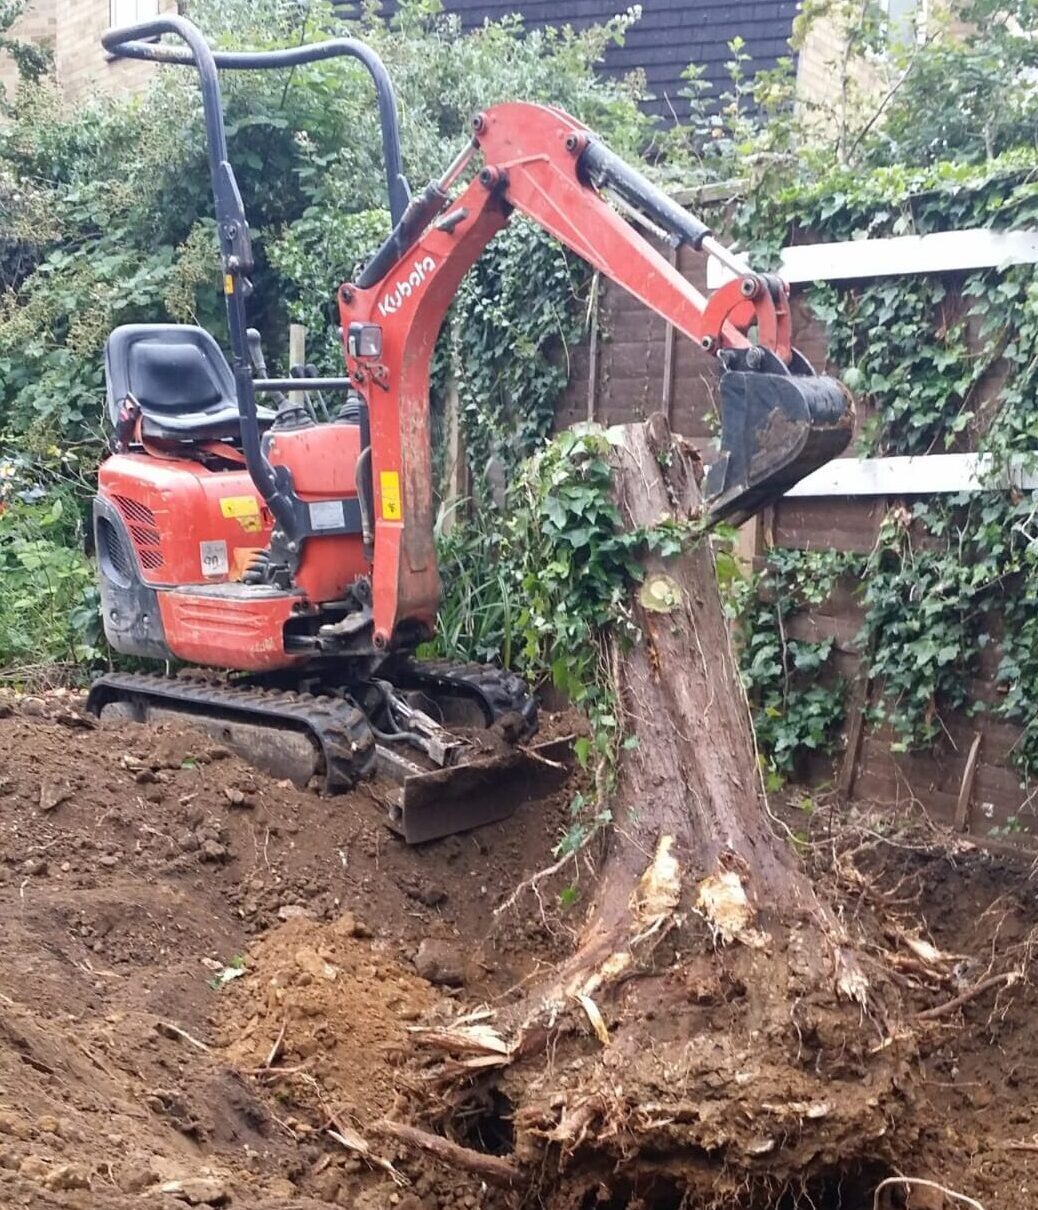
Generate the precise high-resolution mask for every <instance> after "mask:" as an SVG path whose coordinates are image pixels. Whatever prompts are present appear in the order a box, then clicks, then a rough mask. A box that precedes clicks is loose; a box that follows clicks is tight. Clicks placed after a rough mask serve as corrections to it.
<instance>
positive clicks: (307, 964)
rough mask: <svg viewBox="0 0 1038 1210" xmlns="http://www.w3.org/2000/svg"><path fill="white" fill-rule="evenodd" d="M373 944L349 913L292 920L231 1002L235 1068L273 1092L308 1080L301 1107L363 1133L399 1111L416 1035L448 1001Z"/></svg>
mask: <svg viewBox="0 0 1038 1210" xmlns="http://www.w3.org/2000/svg"><path fill="white" fill-rule="evenodd" d="M369 937H370V932H369V931H368V929H367V927H366V926H365V925H363V924H360V923H358V922H357V921H356V920H355V919H354V917H353V915H352V914H351V913H348V912H347V913H345V914H344V915H342V916H341V917H340V918H339V919H338V920H336V921H334V922H333V923H331V924H316V923H314V922H312V921H308V920H291V921H289V922H287V923H286V924H283V925H281V926H280V927H278V928H276V929H274V930H272V931H271V932H270V933H269V934H268V935H267V936H266V937H264V938H263V940H261V941H259V942H256V943H255V944H254V945H253V946H252V947H251V948H250V949H249V951H248V954H247V956H246V959H245V963H244V969H245V970H246V971H247V972H248V973H247V974H245V975H244V976H243V977H242V978H241V979H238V980H235V981H234V982H233V984H232V985H231V986H230V987H229V988H228V989H227V991H226V992H225V993H224V995H223V997H222V1002H221V1009H222V1008H223V1007H224V1005H226V1010H227V1017H226V1020H221V1022H220V1031H219V1032H220V1035H221V1037H222V1038H223V1040H224V1042H225V1046H224V1052H223V1053H224V1057H225V1058H226V1059H227V1061H228V1062H229V1063H230V1064H231V1065H232V1066H234V1067H236V1068H237V1069H239V1070H246V1071H250V1072H256V1073H258V1075H259V1076H260V1078H262V1079H264V1080H266V1081H270V1082H273V1081H275V1080H282V1079H290V1078H291V1077H301V1078H300V1079H296V1080H295V1081H294V1082H295V1084H296V1086H297V1087H298V1088H299V1089H301V1091H302V1094H303V1096H302V1098H301V1099H302V1100H307V1099H309V1100H310V1102H311V1107H312V1109H313V1111H314V1113H315V1115H316V1116H317V1117H318V1118H320V1116H321V1115H322V1114H323V1115H324V1116H325V1118H326V1119H328V1120H330V1118H331V1117H332V1116H334V1117H336V1118H341V1119H343V1120H347V1121H350V1122H351V1124H352V1125H353V1126H355V1127H361V1126H363V1123H364V1122H365V1121H370V1120H372V1115H374V1116H375V1117H380V1116H382V1114H384V1113H386V1112H388V1111H389V1110H390V1109H391V1108H392V1105H393V1101H394V1060H395V1059H396V1058H397V1057H398V1056H399V1055H401V1054H402V1053H405V1052H406V1051H407V1049H408V1041H409V1035H408V1032H407V1026H408V1024H409V1023H411V1022H414V1021H417V1020H418V1019H419V1018H420V1017H421V1016H422V1014H423V1013H425V1012H427V1011H428V1010H429V1009H431V1008H432V1007H433V1006H434V1005H435V1003H436V1002H437V1000H438V998H439V996H438V994H437V993H436V991H435V989H434V988H432V987H431V986H430V985H429V984H428V983H427V982H426V981H425V980H424V979H421V978H419V977H418V976H417V975H415V974H414V972H413V971H408V970H406V969H404V968H403V967H401V966H400V965H399V964H398V963H397V962H394V961H393V960H391V959H389V958H387V957H386V955H385V953H384V952H381V953H380V952H379V951H380V950H383V951H384V948H385V947H384V946H378V945H375V946H373V945H372V944H371V942H370V941H369V940H367V938H369ZM325 1090H327V1092H325ZM322 1098H324V1101H323V1104H322Z"/></svg>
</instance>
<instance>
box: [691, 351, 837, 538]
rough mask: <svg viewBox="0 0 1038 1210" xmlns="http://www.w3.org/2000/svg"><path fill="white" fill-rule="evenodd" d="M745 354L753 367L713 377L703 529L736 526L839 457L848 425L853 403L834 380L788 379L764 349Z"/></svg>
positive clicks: (810, 376) (790, 376)
mask: <svg viewBox="0 0 1038 1210" xmlns="http://www.w3.org/2000/svg"><path fill="white" fill-rule="evenodd" d="M748 352H749V353H751V354H755V355H756V356H757V360H758V361H760V362H761V363H763V364H762V367H761V369H752V370H751V369H743V368H736V369H731V370H729V371H728V372H726V373H724V374H722V376H721V405H720V413H721V455H720V457H719V458H718V460H717V461H716V462H715V463H713V465H711V467H710V468H709V470H708V471H707V475H706V483H705V492H704V494H705V497H706V506H707V510H708V513H709V517H710V521H711V523H716V522H719V521H725V522H728V523H729V524H731V525H741V524H742V523H743V522H744V521H746V520H748V519H749V518H750V517H752V516H753V515H754V514H755V513H758V512H759V511H760V510H761V509H762V508H764V507H765V506H766V505H768V504H771V503H772V502H773V501H775V500H777V499H778V498H779V497H780V496H783V495H784V494H785V493H786V492H787V491H789V489H790V488H791V487H792V486H793V485H794V484H795V483H799V482H800V480H801V479H803V478H804V477H805V476H807V475H810V474H811V472H812V471H815V470H817V469H818V468H819V467H820V466H824V465H825V463H826V462H828V461H830V459H832V458H835V457H836V456H837V455H838V454H841V453H842V452H843V451H844V450H845V449H846V448H847V444H848V442H849V441H850V439H851V433H852V430H853V427H854V405H853V403H852V401H851V398H850V395H849V393H848V392H847V390H846V389H845V388H844V387H843V386H842V385H841V384H840V383H839V382H837V381H836V379H835V378H828V377H825V376H824V375H815V374H812V373H810V372H807V373H793V374H791V373H790V372H789V370H788V369H787V368H786V367H785V365H783V364H782V362H780V361H779V360H778V358H776V357H774V356H773V355H772V354H770V353H766V352H765V350H763V349H751V350H748ZM796 357H797V358H798V360H799V363H800V364H801V365H803V366H806V365H807V363H806V362H803V361H802V359H800V358H799V354H797V355H796ZM807 368H808V371H809V370H810V367H807Z"/></svg>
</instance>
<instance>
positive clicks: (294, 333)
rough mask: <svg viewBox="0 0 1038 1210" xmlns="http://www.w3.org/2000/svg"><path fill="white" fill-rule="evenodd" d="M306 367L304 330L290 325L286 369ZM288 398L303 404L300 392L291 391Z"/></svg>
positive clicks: (296, 325)
mask: <svg viewBox="0 0 1038 1210" xmlns="http://www.w3.org/2000/svg"><path fill="white" fill-rule="evenodd" d="M305 365H306V328H305V327H304V326H303V325H302V324H290V325H289V328H288V368H289V372H291V370H292V367H293V366H305ZM289 398H290V399H291V400H292V402H293V403H294V404H296V405H297V406H298V405H301V404H302V403H303V392H302V391H291V392H290V393H289Z"/></svg>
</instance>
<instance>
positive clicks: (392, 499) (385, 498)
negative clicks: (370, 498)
mask: <svg viewBox="0 0 1038 1210" xmlns="http://www.w3.org/2000/svg"><path fill="white" fill-rule="evenodd" d="M378 481H379V486H380V487H381V489H382V520H383V521H402V520H403V519H404V507H403V503H402V501H401V499H400V473H399V471H381V472H380V473H379V476H378Z"/></svg>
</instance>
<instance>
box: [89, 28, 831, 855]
mask: <svg viewBox="0 0 1038 1210" xmlns="http://www.w3.org/2000/svg"><path fill="white" fill-rule="evenodd" d="M164 34H173V35H175V36H176V37H177V38H178V39H179V40H180V41H182V42H183V43H186V46H178V45H172V44H169V43H165V42H162V41H160V39H161V37H162V36H163V35H164ZM103 42H104V46H105V48H106V49H107V50H108V51H110V52H111V53H112V54H114V55H124V56H129V57H131V58H138V59H150V60H156V61H159V62H163V63H182V64H188V65H193V66H194V67H195V68H197V70H198V72H199V75H200V78H201V85H202V98H203V102H204V113H205V124H206V133H207V138H208V154H209V166H210V171H211V176H212V187H213V197H214V201H215V208H216V219H217V226H218V232H219V241H220V251H221V255H222V263H223V281H224V294H225V300H226V307H227V321H228V329H229V343H230V350H231V361H230V364H228V361H227V360H226V358H225V356H224V354H223V352H222V351H221V350H220V347H219V346H218V345H217V343H216V341H215V340H214V339H213V337H212V336H211V335H209V334H208V333H207V332H205V331H203V330H201V329H200V328H196V327H190V326H182V325H169V324H134V325H129V326H125V327H120V328H117V329H116V330H115V331H114V332H112V334H111V336H110V337H109V340H108V343H107V346H106V353H105V359H106V373H107V388H108V406H109V411H110V415H111V421H112V424H113V428H114V436H113V441H112V452H111V455H110V456H109V457H108V458H107V459H106V460H105V461H104V463H103V465H102V466H101V470H100V482H99V489H98V494H97V497H96V500H95V505H94V524H95V532H96V539H97V552H98V562H99V567H100V576H101V600H102V608H103V611H104V625H105V632H106V635H107V637H108V641H109V642H110V643H111V645H112V647H113V648H114V649H115V650H116V651H119V652H122V653H125V654H128V655H134V656H143V657H146V658H151V659H154V660H176V661H180V662H183V663H185V664H189V665H193V666H195V668H196V669H201V668H204V669H208V670H210V671H207V672H203V671H197V672H194V673H188V674H186V675H185V674H181V675H179V676H177V677H166V676H161V675H149V674H133V673H111V674H108V675H105V676H102V677H101V678H100V679H99V680H98V681H97V682H96V683H95V684H94V686H93V688H92V690H91V694H90V698H89V705H90V708H91V709H92V710H94V711H95V712H96V713H98V714H102V715H109V716H115V717H123V718H132V719H137V720H140V721H144V720H152V719H163V718H170V717H172V718H180V719H183V718H185V717H186V718H188V719H190V720H191V721H192V722H193V723H194V724H196V725H199V726H201V727H203V728H204V729H206V730H208V731H209V732H211V733H213V734H215V735H218V736H220V737H221V738H222V739H223V740H224V742H226V743H228V744H229V745H230V746H232V747H234V748H236V749H237V750H238V751H240V752H242V753H243V754H244V755H245V756H246V757H247V758H249V759H251V760H253V761H254V762H256V763H257V764H259V765H262V766H264V767H266V768H268V769H270V770H272V771H274V772H276V773H278V774H280V775H281V776H287V777H291V778H292V779H293V780H294V781H296V782H298V783H300V784H302V783H306V782H308V781H310V780H311V779H312V778H319V779H321V781H322V783H323V786H324V787H325V788H326V789H327V790H329V791H335V790H337V789H342V788H345V787H348V786H351V785H352V784H354V783H355V781H356V780H357V779H358V778H360V777H363V776H365V775H367V774H369V773H372V772H373V771H375V770H376V768H377V769H378V770H379V771H380V772H381V773H383V774H386V775H389V776H390V777H392V778H393V779H394V780H395V782H396V783H397V784H398V785H399V789H398V790H395V791H394V793H393V795H392V796H391V802H390V804H389V805H390V822H391V824H392V826H394V827H396V828H397V830H399V831H400V832H401V833H402V834H403V835H404V836H405V838H406V839H407V840H409V841H421V840H428V839H431V838H433V837H436V836H442V835H445V834H447V833H450V832H453V831H457V830H460V829H463V828H469V827H473V826H475V825H476V824H480V823H484V822H487V821H489V820H492V819H497V818H501V817H502V816H503V815H506V814H508V813H510V811H511V810H512V809H514V807H515V805H516V803H517V802H518V801H520V799H521V797H522V796H523V795H524V794H525V793H526V792H527V791H528V789H529V785H528V783H526V782H525V781H524V778H525V777H526V776H528V773H529V769H530V766H531V763H532V764H534V765H536V766H538V768H540V769H541V770H543V769H544V768H547V767H550V765H551V762H549V761H546V760H544V759H540V760H538V759H536V756H535V755H531V753H530V750H529V749H527V748H526V747H525V746H524V743H525V741H526V740H528V739H529V738H530V737H531V736H532V734H533V732H534V731H535V729H536V707H535V704H534V701H533V699H532V697H531V695H530V694H529V692H528V690H527V687H526V686H525V685H524V684H523V682H522V681H521V680H520V679H519V678H518V677H516V676H514V675H511V674H509V673H507V672H502V671H500V670H497V669H494V668H489V667H481V666H472V665H460V666H459V665H454V664H445V663H439V662H437V663H426V662H423V661H420V660H418V659H416V658H415V656H414V652H415V650H416V648H417V647H418V646H419V645H420V644H421V643H423V642H424V641H426V640H428V639H429V638H430V637H431V636H432V634H433V631H434V627H435V625H436V613H437V607H438V602H439V591H440V585H439V578H438V575H437V567H436V548H435V545H434V541H433V490H432V481H431V473H430V426H429V361H430V356H431V354H432V352H433V346H434V343H435V341H436V337H437V333H438V332H439V330H440V326H441V323H442V321H443V318H444V315H445V313H446V311H447V308H448V306H449V305H450V302H451V299H452V298H453V296H454V293H455V291H456V289H457V287H458V283H459V282H460V281H461V279H462V277H463V275H464V274H465V273H466V272H467V271H468V269H469V268H470V267H471V266H472V264H473V263H474V262H475V260H476V259H477V257H478V256H479V255H480V253H481V252H482V251H483V249H484V248H485V247H486V245H487V244H488V242H489V241H490V240H491V238H492V237H493V236H494V234H495V232H497V231H499V230H500V229H501V228H502V227H504V226H505V225H506V224H507V223H508V221H509V218H510V216H511V215H512V214H513V213H514V212H516V211H518V212H520V213H522V214H525V215H527V216H528V217H529V218H531V219H532V220H533V221H535V222H537V223H539V224H540V225H541V226H542V227H544V228H545V229H546V230H547V231H549V232H550V233H551V234H552V235H553V236H555V237H556V238H557V239H558V240H560V241H561V242H562V243H563V244H564V245H566V247H568V248H570V249H572V250H573V251H574V252H576V253H578V254H579V255H580V256H582V257H584V259H585V260H587V261H588V262H589V263H590V264H591V265H593V266H594V267H595V268H596V269H598V270H599V271H600V272H602V273H604V274H606V275H607V276H608V277H610V278H611V279H612V280H613V281H615V282H617V283H618V284H619V285H621V286H623V287H624V288H625V289H627V290H629V291H630V292H631V293H632V294H633V295H634V296H635V297H636V298H638V299H640V300H641V301H642V302H643V303H644V304H645V305H646V306H648V307H651V308H652V309H653V310H654V311H656V312H658V313H659V314H660V315H662V316H663V317H664V318H665V319H666V320H667V321H668V323H670V324H672V325H673V326H674V327H675V328H676V329H677V330H678V331H680V332H682V333H683V334H684V335H685V336H687V337H688V338H690V339H691V340H693V341H695V342H696V343H697V344H699V345H700V346H701V347H702V348H703V349H705V350H708V351H709V352H711V353H713V354H715V355H716V357H717V360H718V362H719V364H720V367H721V371H722V373H721V379H720V419H721V442H720V445H721V450H720V456H719V458H718V459H717V461H715V462H714V463H713V464H712V465H711V467H710V469H709V472H708V475H707V479H706V484H705V488H706V507H707V508H708V510H709V517H710V519H711V520H712V521H717V520H721V519H725V520H729V521H732V522H736V523H737V522H739V521H741V520H743V519H745V518H747V517H749V516H751V515H752V514H753V513H754V512H756V511H757V510H758V509H759V508H761V507H762V506H763V505H765V504H766V503H767V502H768V501H770V500H773V499H775V498H776V497H777V496H779V495H781V494H782V493H783V492H784V491H785V490H786V489H787V488H789V487H790V486H792V485H793V484H794V483H795V482H797V480H799V479H800V478H802V477H803V476H804V475H806V474H808V473H809V472H810V471H812V470H814V469H815V468H816V467H818V466H819V465H821V464H822V463H823V462H825V461H827V460H828V459H830V458H832V457H834V456H835V455H836V454H838V453H839V452H840V451H841V450H842V449H843V448H844V447H845V445H846V444H847V441H848V439H849V437H850V432H851V407H850V403H849V401H848V399H847V397H846V395H845V394H844V392H843V390H842V388H841V387H840V386H839V385H838V384H837V383H836V382H835V381H833V380H832V379H829V378H825V377H819V376H817V375H815V374H814V372H813V371H812V369H811V367H810V366H809V365H808V364H807V362H806V361H805V360H804V358H803V357H802V356H801V355H800V354H799V353H798V352H797V351H796V350H795V349H794V348H793V346H792V344H791V334H790V314H789V303H788V298H787V292H786V289H785V287H784V286H783V284H782V282H780V281H779V280H778V279H777V278H775V277H771V276H768V275H765V274H758V273H754V272H749V271H747V270H746V269H745V267H744V266H743V265H742V263H741V262H740V261H738V260H736V258H734V257H733V256H732V255H731V253H730V252H729V251H728V249H727V248H725V247H724V245H722V244H720V243H718V241H717V240H715V239H714V238H713V236H712V235H711V233H710V231H709V229H708V228H707V227H706V226H705V225H704V224H703V223H702V222H700V221H699V220H698V219H696V218H695V217H693V216H692V215H691V214H689V213H688V212H687V211H685V210H684V209H682V208H681V207H679V206H677V205H676V204H675V203H674V202H672V201H671V200H670V199H669V198H668V197H667V196H666V195H665V194H663V193H662V192H660V190H658V189H657V188H655V187H654V186H653V185H652V184H651V183H650V182H649V181H648V180H646V179H645V178H644V177H643V176H642V175H641V174H640V173H638V172H637V171H635V170H634V169H633V168H631V167H629V166H628V165H627V164H625V163H624V162H623V161H621V160H620V159H618V158H617V157H616V156H615V155H614V154H613V153H612V152H611V151H609V150H608V148H606V147H605V146H604V145H603V144H602V143H601V142H600V141H599V140H598V139H597V138H596V137H595V135H594V134H593V133H592V132H591V131H590V130H588V129H587V128H586V127H585V126H583V125H581V124H580V123H579V122H577V121H574V119H573V118H571V117H568V116H567V115H566V114H565V113H563V112H562V111H561V110H558V109H554V108H551V107H547V106H542V105H530V104H503V105H495V106H493V107H491V108H489V109H486V110H485V111H484V112H482V113H479V114H477V115H476V116H475V117H474V118H473V119H472V136H471V139H470V141H469V142H468V143H467V144H466V146H465V147H464V148H463V149H462V150H461V152H460V153H459V155H458V156H457V158H456V159H455V160H454V162H453V163H451V164H450V165H449V166H448V168H447V170H446V171H445V172H444V174H443V175H442V177H440V179H439V180H434V181H432V182H431V183H430V184H429V185H427V186H426V187H425V189H424V190H423V191H422V192H421V193H420V194H419V195H417V196H416V197H412V196H411V194H410V190H409V188H408V185H407V181H406V178H405V177H404V173H403V169H402V164H401V155H400V143H399V137H398V129H397V113H396V103H395V99H394V97H393V92H392V87H391V84H390V81H389V78H388V76H387V74H386V71H385V68H384V66H383V64H382V63H381V61H380V60H379V58H378V57H377V55H375V53H374V52H373V51H372V50H371V49H370V48H369V47H367V46H365V45H364V44H362V43H360V42H357V41H354V40H352V39H337V40H334V41H328V42H322V43H318V44H314V45H308V46H299V47H295V48H292V49H288V50H281V51H270V52H262V53H226V52H214V51H213V50H211V49H210V48H209V46H208V45H207V44H206V42H205V40H204V39H203V38H202V36H201V34H200V33H199V31H198V29H197V28H196V27H195V26H193V25H192V24H191V23H190V22H189V21H187V20H185V19H183V18H181V17H176V16H163V17H159V18H157V19H155V20H153V21H149V22H147V23H145V24H141V25H137V26H134V27H132V28H128V29H120V30H112V31H110V32H109V33H107V34H106V35H105V36H104V39H103ZM338 55H347V56H351V57H353V58H356V59H359V60H360V61H361V62H362V63H363V64H364V66H365V67H366V68H367V69H368V71H369V73H370V75H371V77H372V80H373V82H374V85H375V91H376V96H377V102H378V107H379V115H380V120H381V127H382V137H383V142H384V153H385V161H386V175H387V184H388V192H389V206H390V213H391V219H392V223H393V228H392V231H391V233H390V234H389V236H388V238H387V239H386V241H385V242H384V243H383V244H382V246H381V247H380V248H379V249H378V250H377V251H376V252H375V253H374V255H373V256H372V257H371V259H370V260H369V261H368V262H367V264H366V266H365V267H364V269H363V270H362V271H361V272H360V274H359V276H358V277H357V280H356V281H355V282H352V283H349V284H347V285H343V286H341V287H340V288H339V294H338V302H339V311H340V315H341V320H342V333H343V340H344V344H345V357H346V370H347V373H346V376H345V377H342V378H316V377H310V378H302V379H297V378H283V379H278V378H271V377H268V375H267V371H266V369H265V366H264V364H263V358H262V354H261V352H260V350H259V345H258V336H257V335H256V333H255V332H253V331H252V330H251V329H248V328H247V327H246V308H245V300H246V297H247V295H248V292H249V288H250V284H249V276H250V274H251V273H252V270H253V256H252V249H251V244H250V237H249V228H248V224H247V222H246V219H245V213H244V210H243V207H242V201H241V196H240V194H239V191H238V187H237V183H236V181H235V176H234V171H233V169H232V167H231V165H230V163H229V161H228V156H227V139H226V132H225V129H224V120H223V111H222V102H221V98H220V86H219V78H218V71H219V69H221V68H225V69H242V68H259V69H265V68H277V69H281V68H286V67H292V66H295V65H297V64H303V63H308V62H312V61H314V60H319V59H327V58H331V57H333V56H338ZM477 156H478V157H481V164H478V165H476V167H475V170H470V165H471V164H472V161H474V160H475V158H476V157H477ZM465 182H467V183H465ZM621 212H628V213H632V214H633V215H634V216H636V217H637V219H638V221H639V222H640V223H641V224H642V225H644V226H648V227H649V228H650V229H652V230H655V231H656V232H657V233H660V234H662V235H663V236H664V238H665V239H667V240H669V241H670V243H671V244H672V245H673V246H674V247H677V246H679V245H681V244H688V245H690V246H691V247H692V248H695V249H697V250H701V251H703V252H705V253H710V254H712V255H713V256H715V257H717V258H718V259H719V260H720V261H721V262H722V263H724V264H725V265H726V266H727V267H728V268H729V269H731V270H732V271H733V272H734V274H735V276H734V279H733V280H732V281H731V282H730V284H728V285H725V286H723V287H721V288H720V289H718V290H717V291H716V292H715V293H714V294H712V295H711V296H710V297H709V298H706V297H703V296H702V295H701V294H700V293H699V292H698V291H697V290H695V289H694V288H693V287H692V286H691V285H690V284H689V283H688V282H687V281H686V280H685V279H684V278H683V277H682V276H681V274H680V273H678V272H677V270H676V269H675V268H674V267H673V266H672V265H671V264H670V263H668V261H667V259H666V258H665V257H663V256H661V255H660V254H659V253H658V252H657V251H656V250H655V249H654V248H653V247H652V246H651V245H650V244H649V243H648V242H647V241H646V240H645V239H644V238H642V237H641V236H640V235H639V234H637V232H636V231H635V229H634V227H633V226H632V225H631V224H630V223H629V222H628V221H627V220H626V219H625V218H624V217H622V216H621ZM307 391H310V392H316V391H321V392H338V393H339V395H340V398H341V400H342V402H341V404H340V406H339V408H338V410H337V411H336V412H335V413H334V414H333V415H331V417H330V418H329V419H327V420H325V421H323V422H319V421H318V419H317V416H316V413H315V412H314V411H313V410H312V409H309V408H308V407H307V406H305V403H299V402H297V400H298V399H299V398H300V394H299V393H301V392H307ZM286 392H287V393H288V394H285V393H286ZM257 396H262V397H263V398H264V399H265V400H267V401H269V406H263V407H261V406H259V405H258V404H257ZM304 399H305V396H304ZM216 670H218V671H216ZM516 774H517V775H518V777H516V776H509V775H516ZM506 783H509V784H510V785H511V786H512V790H511V791H509V790H507V789H506ZM517 795H518V797H517Z"/></svg>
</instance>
